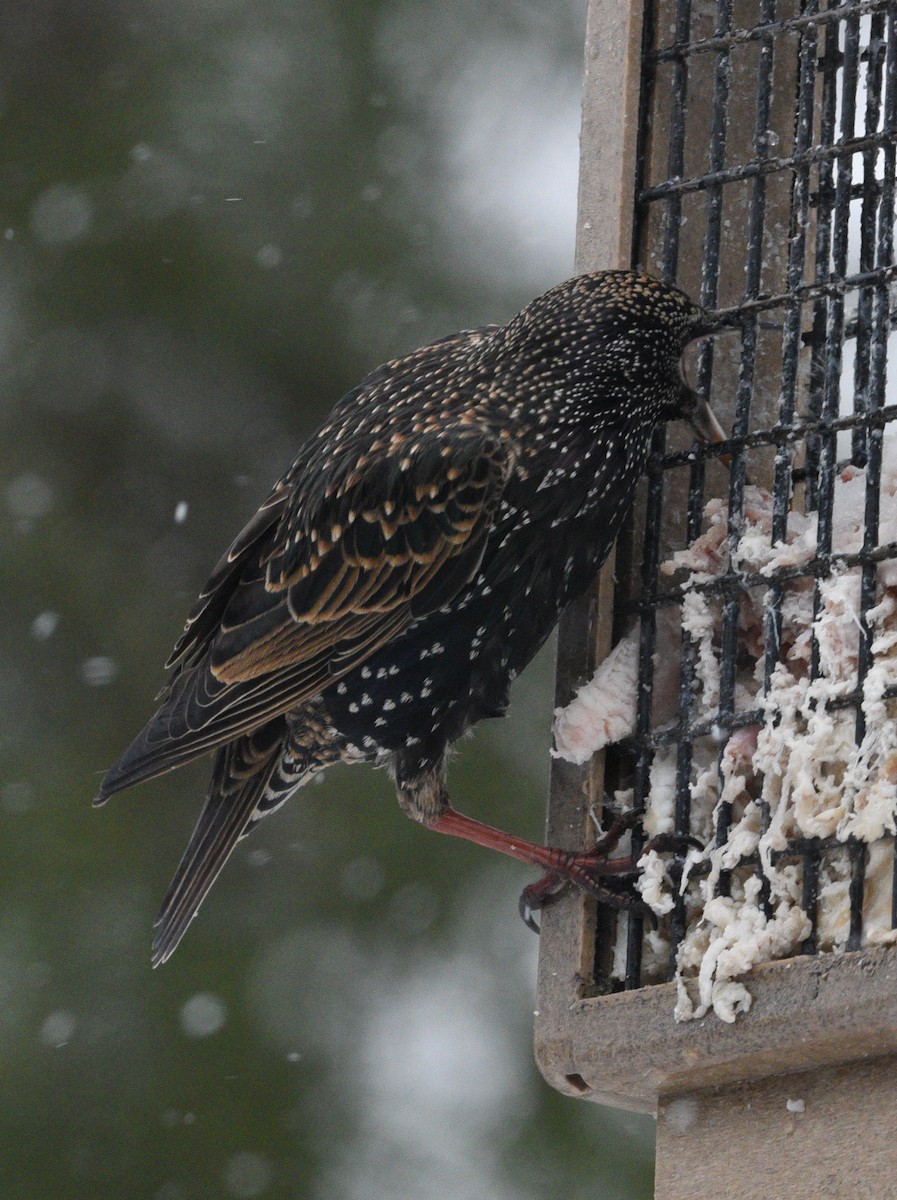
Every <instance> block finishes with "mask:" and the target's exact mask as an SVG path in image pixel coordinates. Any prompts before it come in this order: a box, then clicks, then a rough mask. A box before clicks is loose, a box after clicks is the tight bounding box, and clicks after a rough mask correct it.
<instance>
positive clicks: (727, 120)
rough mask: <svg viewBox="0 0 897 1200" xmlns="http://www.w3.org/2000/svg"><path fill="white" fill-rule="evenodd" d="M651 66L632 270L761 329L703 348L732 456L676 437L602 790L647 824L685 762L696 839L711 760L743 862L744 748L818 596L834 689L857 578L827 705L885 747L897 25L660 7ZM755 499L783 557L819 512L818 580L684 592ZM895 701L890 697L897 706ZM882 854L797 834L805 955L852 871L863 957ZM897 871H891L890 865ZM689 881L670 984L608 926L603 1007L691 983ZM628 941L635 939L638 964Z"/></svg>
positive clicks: (748, 574) (687, 822)
mask: <svg viewBox="0 0 897 1200" xmlns="http://www.w3.org/2000/svg"><path fill="white" fill-rule="evenodd" d="M642 64H643V67H642V70H643V76H642V84H641V97H642V101H641V115H640V132H639V137H640V148H639V153H638V155H637V158H638V163H639V170H640V177H639V180H638V187H637V206H636V214H637V220H636V226H635V231H634V241H633V262H637V263H640V264H641V265H643V266H644V267H646V268H647V269H648V270H650V271H652V272H653V273H656V274H660V275H662V276H664V277H665V278H667V279H670V280H672V281H675V282H678V283H679V284H680V285H682V286H684V287H685V288H686V290H688V291H690V292H691V294H693V295H696V296H698V295H699V296H700V299H701V302H702V303H703V304H704V305H705V306H707V307H708V308H734V309H738V310H739V311H740V312H742V313H743V314H745V316H746V318H747V319H746V321H745V324H744V326H743V332H742V335H741V348H740V353H739V354H738V355H732V354H725V355H724V354H723V353H722V351H721V350H720V343H719V342H718V341H717V342H716V343H714V342H713V341H706V342H704V343H702V344H701V346H700V348H699V353H698V357H697V362H696V364H695V368H694V370H695V374H696V378H695V382H696V385H697V388H698V390H699V391H705V392H706V391H709V392H710V394H711V397H712V403H713V405H714V408H715V409H716V411H717V412H718V413H719V414H720V415H721V416H722V417H723V423H724V425H725V426H726V428H727V429H731V437H730V440H729V441H728V442H727V443H726V444H725V445H722V446H717V447H711V448H707V447H705V448H697V447H695V446H693V445H686V444H685V443H677V441H676V440H675V439H676V436H677V435H676V434H675V432H673V431H670V432H664V431H660V432H659V433H658V434H657V437H656V441H655V444H654V447H653V453H652V458H651V462H650V467H649V471H648V473H647V477H646V481H645V484H644V487H643V491H642V494H641V496H640V499H639V502H638V503H637V506H636V510H635V511H636V516H635V518H634V525H633V529H632V535H631V537H629V538H625V537H624V538H622V539H621V549H619V550H618V559H617V569H616V578H617V589H616V594H615V603H614V636H615V638H618V637H621V636H623V635H624V634H625V633H626V631H628V630H630V629H631V628H632V626H633V624H634V622H635V621H638V622H639V623H640V626H639V632H638V639H639V641H638V684H639V686H638V697H637V718H636V730H635V733H634V735H633V736H632V737H631V738H629V739H627V740H626V741H625V742H624V743H623V744H621V745H620V746H619V747H616V748H613V749H612V750H611V751H610V752H609V754H608V758H607V764H606V775H605V788H606V790H607V791H608V792H609V793H613V792H614V791H615V790H617V791H619V790H620V789H631V793H632V795H631V803H632V804H633V805H634V806H635V808H636V809H639V810H641V809H642V808H643V807H644V806H645V805H646V804H647V803H648V801H649V795H650V792H651V788H652V772H653V771H655V770H656V767H657V763H658V761H659V759H660V758H661V757H665V759H666V761H667V762H668V764H670V766H671V769H672V764H674V769H675V784H674V799H673V812H672V819H671V823H672V827H673V828H674V829H675V832H676V833H677V834H679V835H687V834H689V833H690V832H693V831H694V821H693V816H694V814H693V811H692V810H693V793H694V781H695V771H696V763H697V762H698V761H699V760H700V761H704V762H706V761H707V759H708V757H712V759H713V761H714V763H715V764H716V770H717V773H718V776H719V781H720V787H719V796H720V797H722V798H721V799H720V798H718V800H717V803H716V806H715V811H714V816H713V822H714V829H713V841H714V842H715V844H716V845H718V846H722V845H724V844H725V843H726V840H727V838H728V836H729V833H730V829H731V825H732V821H733V812H732V804H731V802H727V801H726V799H725V791H724V787H723V783H724V781H723V773H724V771H723V766H724V764H723V758H724V754H725V752H726V746H727V745H728V744H729V743H730V742H731V739H732V738H733V736H736V735H737V734H738V732H739V731H751V730H756V729H757V728H758V727H760V726H762V724H763V722H764V721H765V720H768V719H769V710H768V708H767V707H766V700H767V698H768V696H769V693H770V688H771V686H772V685H773V683H774V680H775V678H776V671H777V668H778V667H779V665H780V664H781V663H782V661H783V656H784V655H785V652H786V651H785V645H786V642H787V637H788V634H787V630H786V629H785V626H786V624H787V622H786V617H785V613H786V611H787V610H788V606H789V604H790V603H791V602H792V601H793V600H794V598H795V597H796V596H799V595H801V594H803V596H804V598H805V602H808V603H810V604H811V611H812V617H813V624H812V625H811V627H810V630H809V633H808V647H807V661H806V672H807V676H808V678H809V680H811V681H815V680H818V679H819V678H820V676H821V672H822V667H821V660H820V644H819V637H818V635H817V634H818V631H817V625H816V620H817V618H818V617H819V615H820V613H821V610H822V607H823V603H824V596H823V590H822V589H823V588H824V586H825V584H826V581H828V580H830V579H832V578H835V577H836V576H837V575H838V574H839V573H843V572H845V571H848V570H850V569H853V571H854V574H855V575H858V576H859V583H858V587H859V599H858V604H857V607H856V611H855V624H856V626H857V635H856V642H857V645H856V651H855V654H854V655H853V657H852V659H851V670H852V682H851V685H850V686H848V687H846V688H845V687H844V686H842V687H840V689H837V690H838V694H837V695H833V696H832V698H831V701H830V707H831V708H832V710H833V711H834V710H837V709H841V710H848V711H849V712H850V713H851V714H852V719H853V722H854V729H855V738H856V742H857V744H860V743H861V742H862V741H863V738H864V735H865V732H866V730H865V716H864V706H863V697H864V681H865V680H866V678H867V676H868V673H869V671H870V669H871V668H872V666H873V662H874V655H873V650H872V647H873V640H874V622H873V621H870V619H869V615H868V614H869V613H870V611H871V610H872V609H873V608H874V606H875V605H876V604H877V603H878V602H879V600H880V597H881V583H880V569H879V568H880V564H882V563H883V562H885V561H886V560H888V559H892V558H895V557H897V543H895V542H894V541H888V542H884V543H882V541H881V540H880V536H879V532H880V528H879V527H880V519H881V527H882V529H885V528H886V527H887V526H888V522H887V521H885V519H884V517H885V515H886V514H883V513H882V507H881V506H882V491H881V481H882V473H883V462H884V461H885V456H886V450H887V441H886V439H887V438H888V432H889V425H890V423H891V422H893V421H895V420H897V390H895V381H897V336H895V333H894V327H895V305H894V299H893V288H894V284H895V281H897V271H895V268H894V242H893V238H894V222H895V161H897V11H895V9H894V6H893V4H892V3H889V2H888V0H866V2H855V3H844V4H839V5H835V4H829V5H824V4H820V3H819V0H805V2H804V3H802V4H799V5H798V4H797V3H794V2H793V0H786V2H785V3H782V2H781V0H760V2H759V4H758V3H757V2H756V0H754V2H749V0H745V2H744V3H738V4H736V3H735V0H717V3H716V4H715V5H710V6H708V5H705V4H701V5H698V4H697V3H694V4H693V3H692V0H673V2H672V3H669V2H668V0H655V2H651V0H649V3H648V5H647V9H646V16H645V26H644V40H643V55H642ZM698 264H700V268H699V267H698ZM730 345H731V344H730ZM714 360H716V362H715V361H714ZM714 367H716V369H714ZM889 374H890V376H891V384H890V385H889V383H888V379H889ZM724 454H725V455H727V456H728V458H729V463H728V466H726V465H724V464H725V460H724V459H723V457H722V456H723V455H724ZM853 469H857V470H859V471H861V472H862V480H863V481H864V482H861V483H860V485H859V486H860V487H862V489H863V498H862V519H861V535H860V539H859V544H858V545H856V546H855V547H852V548H851V549H849V550H847V551H845V550H844V549H843V548H839V545H838V542H837V538H836V537H834V535H833V528H834V519H835V518H834V514H835V503H836V488H837V486H838V481H839V480H843V479H845V478H846V477H847V476H849V475H850V473H851V471H852V470H853ZM758 486H759V487H760V488H761V489H762V491H763V496H764V497H765V501H766V503H767V504H768V512H767V513H766V514H765V519H766V522H767V523H766V526H765V531H766V534H767V536H768V539H769V545H770V546H775V545H785V544H786V543H787V542H788V540H789V537H791V538H793V536H794V535H793V528H794V521H795V516H794V514H799V515H800V516H805V515H806V514H815V521H814V524H813V525H812V527H810V528H811V534H812V531H813V530H815V544H814V545H813V546H812V552H811V553H809V554H808V555H807V554H805V555H804V556H803V558H802V559H801V560H800V561H797V560H796V559H795V560H792V561H784V560H785V559H787V555H785V556H780V557H781V558H782V559H783V561H781V562H780V563H779V564H778V565H776V564H775V563H773V564H772V565H767V566H765V567H764V569H763V570H762V571H759V570H757V569H751V568H750V567H749V566H748V567H746V566H745V563H744V561H738V559H737V556H736V555H734V554H732V553H730V554H729V556H728V558H727V559H726V560H725V562H724V564H723V566H721V567H720V568H719V569H718V570H717V571H716V572H715V573H713V574H711V575H707V574H704V575H700V574H695V573H694V572H692V574H691V575H690V576H688V577H687V578H685V579H682V578H681V573H680V576H679V577H678V578H677V577H676V576H675V575H674V576H673V577H672V578H671V577H670V576H669V575H668V574H665V573H664V570H663V569H662V566H663V562H664V558H665V557H666V558H667V559H669V556H670V555H671V554H672V553H673V552H674V551H675V550H676V549H683V548H685V547H687V546H689V545H691V544H693V543H694V542H695V541H696V539H699V538H700V537H701V535H702V533H705V532H706V530H707V522H708V512H709V510H708V507H707V505H708V500H709V499H710V498H711V497H713V496H718V497H725V498H726V499H725V507H724V509H722V510H718V511H721V513H722V517H721V519H722V520H723V522H724V527H725V528H724V532H725V534H726V541H725V543H724V546H728V547H729V548H730V550H731V548H732V547H734V546H737V545H738V543H739V539H740V538H742V536H743V535H744V533H745V530H746V528H748V527H749V525H750V519H751V513H750V509H751V505H752V504H754V503H756V492H755V491H754V490H752V489H754V488H756V487H758ZM789 531H790V532H789ZM623 547H630V549H629V550H628V551H627V550H625V549H623ZM695 596H699V597H701V600H702V603H703V604H704V606H705V608H707V607H708V606H709V607H710V608H712V609H713V611H714V613H715V621H716V624H715V627H714V631H713V634H712V638H711V644H712V653H713V656H714V658H715V663H716V665H715V668H714V669H715V671H716V673H717V674H716V688H717V694H716V695H714V696H712V697H709V698H708V695H707V688H706V678H705V673H704V672H705V668H706V661H705V658H702V656H705V657H706V653H707V645H706V644H705V645H703V646H702V645H700V644H699V640H698V639H697V638H696V637H695V636H693V635H692V633H691V632H690V631H689V628H688V625H687V622H686V623H685V627H684V628H683V627H682V626H683V620H682V616H683V612H684V610H685V606H686V605H688V604H689V603H690V599H689V598H690V597H692V598H694V597H695ZM758 596H759V597H760V602H759V603H760V606H761V607H762V611H763V614H764V616H763V622H762V628H761V630H760V631H759V633H758V631H757V630H755V631H754V640H755V641H758V643H759V644H758V646H757V647H756V649H755V652H754V653H755V660H756V661H755V662H754V663H753V668H754V677H755V680H756V686H755V687H753V688H752V689H747V690H746V689H745V687H744V686H742V682H743V677H744V661H743V660H744V654H745V650H744V640H745V636H746V630H745V618H744V610H745V604H746V598H747V597H752V600H753V603H754V605H755V607H756V605H757V597H758ZM670 622H672V624H673V625H675V626H676V628H677V630H678V632H677V634H676V639H677V653H678V661H679V670H678V684H677V686H676V687H675V692H674V696H673V698H672V701H671V700H670V697H669V696H667V697H666V698H665V699H664V698H663V697H662V696H660V692H661V691H663V688H662V687H661V684H660V683H659V680H658V662H659V656H658V651H661V657H663V656H665V655H668V653H669V645H668V644H667V645H664V641H663V629H664V625H665V623H667V624H669V623H670ZM895 694H897V688H891V689H889V690H888V691H887V695H886V697H885V699H887V697H888V696H894V695H895ZM665 706H666V707H665ZM895 779H897V776H895ZM893 790H894V791H897V782H895V783H894V785H893ZM752 794H753V795H754V797H755V799H756V803H757V806H758V808H759V814H760V816H759V819H760V827H761V832H763V831H767V830H768V829H769V825H770V820H771V814H770V810H769V805H768V803H766V801H765V800H764V799H763V789H762V787H761V786H760V785H759V784H757V783H756V782H755V785H754V789H753V793H752ZM647 836H648V835H647V834H646V832H645V830H644V829H637V830H636V831H635V832H634V834H633V839H634V843H635V845H634V849H635V850H636V851H638V850H639V848H640V847H641V845H643V844H644V842H645V840H646V837H647ZM869 849H870V847H869V844H868V843H867V842H866V841H863V840H859V839H858V838H856V837H847V838H846V839H845V838H843V837H838V836H834V835H830V836H804V835H802V834H801V833H800V832H799V831H798V833H796V834H795V832H794V830H792V832H791V836H789V838H788V841H787V845H785V846H782V847H780V848H779V849H778V850H777V851H776V861H777V862H786V861H787V862H789V863H792V864H793V865H794V866H795V868H796V872H795V878H796V879H797V880H798V887H799V891H800V904H801V906H802V908H803V909H804V911H805V912H806V914H807V917H808V918H809V931H808V932H807V933H806V934H805V936H803V938H802V940H801V943H800V950H801V951H802V952H804V953H807V954H813V953H815V952H817V950H819V949H820V948H821V947H820V940H819V937H818V930H819V890H820V878H821V872H822V873H823V874H824V872H825V870H826V864H827V863H830V862H833V861H835V860H838V861H840V862H841V864H842V865H841V871H842V875H843V874H844V873H845V871H846V874H847V877H848V878H849V886H848V892H849V917H848V920H849V930H848V931H847V933H846V937H845V938H844V939H843V940H842V944H843V946H844V948H846V949H855V948H857V947H858V946H859V945H860V944H861V942H862V940H863V913H864V904H865V903H866V900H867V897H866V891H867V885H866V870H867V861H868V855H869ZM890 853H891V857H892V858H893V847H892V846H891V850H890ZM845 856H846V860H847V863H848V864H849V865H845ZM676 870H677V868H676V867H675V865H674V866H673V868H672V876H673V879H672V882H673V885H674V886H673V887H672V889H671V891H672V894H673V896H674V906H673V909H672V912H671V913H670V914H669V916H668V917H667V918H665V919H664V932H665V935H666V939H667V945H668V952H667V959H666V962H665V963H664V966H663V970H661V971H658V966H657V963H656V962H654V963H653V965H652V964H650V963H648V962H647V961H646V960H647V957H648V956H647V955H646V954H645V947H646V934H648V933H650V931H651V928H650V924H649V925H647V926H646V923H645V922H644V920H643V919H642V918H640V917H638V916H636V915H633V914H630V915H629V916H628V917H626V918H620V917H619V914H617V913H615V912H613V911H612V910H609V909H602V910H600V912H599V919H598V923H597V945H596V956H595V987H596V990H597V991H599V992H601V991H609V990H619V989H620V988H625V989H632V988H637V987H640V986H642V985H643V984H645V983H649V982H655V981H659V980H660V979H664V978H669V977H670V976H671V975H672V973H673V971H674V968H675V963H676V958H677V952H678V950H679V947H680V944H681V942H682V939H683V937H684V935H685V933H686V929H687V923H688V920H689V913H688V907H687V902H686V897H685V895H684V894H679V891H678V889H677V888H676V886H675V884H676V882H677V876H676ZM736 874H737V875H738V876H739V878H740V879H741V880H742V882H743V880H744V878H745V877H746V876H748V875H751V874H753V875H755V876H759V879H760V903H761V904H762V905H763V906H765V908H766V911H767V913H769V912H770V899H769V886H768V881H766V880H765V878H764V868H763V865H762V864H761V861H760V857H759V855H758V854H757V853H756V852H754V853H749V854H747V855H745V856H743V857H742V858H741V859H740V860H739V861H738V862H737V864H735V865H734V866H732V865H731V864H730V866H729V867H727V868H726V869H724V870H722V871H721V872H720V873H719V876H718V878H717V879H716V881H715V884H714V887H715V891H716V894H718V895H726V894H727V893H728V891H729V889H730V888H731V886H732V880H733V877H734V876H735V875H736ZM890 880H891V883H890V888H891V899H890V920H891V924H892V925H894V926H897V871H893V870H892V871H891V875H890ZM620 920H625V921H626V925H627V932H626V934H625V955H623V954H622V953H621V951H622V950H623V948H624V946H623V942H624V937H623V934H622V933H621V932H620V926H619V921H620ZM615 943H616V952H614V949H613V947H614V944H615ZM624 957H625V964H623V959H624ZM621 964H622V965H621Z"/></svg>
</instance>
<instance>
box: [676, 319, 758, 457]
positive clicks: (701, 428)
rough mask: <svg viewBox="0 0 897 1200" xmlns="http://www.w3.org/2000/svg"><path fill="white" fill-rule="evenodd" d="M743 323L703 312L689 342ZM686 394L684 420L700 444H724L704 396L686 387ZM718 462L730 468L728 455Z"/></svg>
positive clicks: (723, 433)
mask: <svg viewBox="0 0 897 1200" xmlns="http://www.w3.org/2000/svg"><path fill="white" fill-rule="evenodd" d="M743 324H744V322H743V320H742V319H741V317H740V314H738V315H736V314H732V313H731V312H730V313H710V312H704V313H702V314H701V318H700V319H699V320H698V321H697V322H696V323H695V324H694V325H693V326H692V329H691V333H690V336H689V339H688V340H689V341H690V342H693V341H696V340H697V339H698V338H701V337H708V336H712V335H713V334H717V333H726V332H728V331H730V330H733V329H739V328H741V327H742V326H743ZM683 390H684V391H685V392H686V393H687V394H686V396H685V403H684V405H683V410H684V415H685V418H686V420H687V421H688V422H689V424H690V425H691V427H692V429H693V430H694V431H695V433H696V434H697V435H698V437H699V438H700V439H701V441H702V442H724V441H726V433H725V430H724V429H723V427H722V425H720V423H719V421H718V420H717V418H716V414H715V413H714V411H713V409H712V408H711V407H710V405H709V403H708V402H707V397H706V396H699V395H698V393H697V392H694V391H692V389H691V388H689V387H688V386H687V385H686V387H685V388H684V389H683ZM719 457H720V461H721V462H723V463H724V464H725V465H726V466H727V467H728V466H731V459H730V457H729V455H728V454H721V455H720V456H719Z"/></svg>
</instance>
